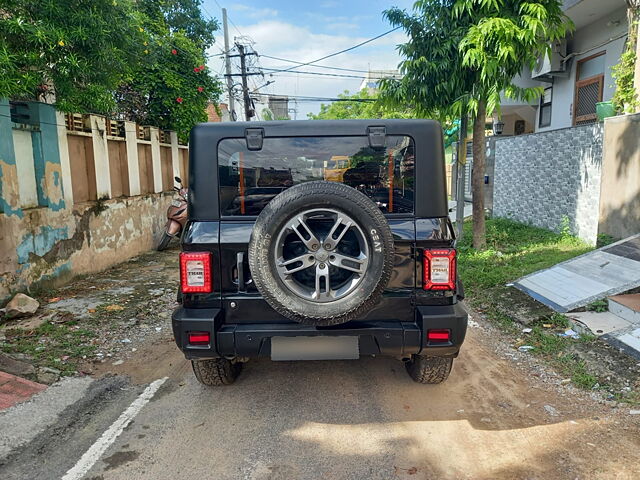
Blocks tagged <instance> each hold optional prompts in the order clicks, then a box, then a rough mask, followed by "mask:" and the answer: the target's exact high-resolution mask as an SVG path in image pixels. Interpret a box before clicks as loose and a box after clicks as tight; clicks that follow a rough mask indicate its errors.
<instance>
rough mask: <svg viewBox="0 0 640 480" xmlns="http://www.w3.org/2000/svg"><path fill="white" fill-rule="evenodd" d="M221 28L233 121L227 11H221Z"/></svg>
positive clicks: (230, 114)
mask: <svg viewBox="0 0 640 480" xmlns="http://www.w3.org/2000/svg"><path fill="white" fill-rule="evenodd" d="M222 27H223V30H224V63H225V67H226V70H227V90H228V92H229V116H230V117H231V118H230V120H231V121H232V122H233V121H235V106H234V100H233V79H232V78H231V58H230V57H229V27H228V26H227V9H226V8H223V9H222Z"/></svg>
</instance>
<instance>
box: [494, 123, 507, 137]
mask: <svg viewBox="0 0 640 480" xmlns="http://www.w3.org/2000/svg"><path fill="white" fill-rule="evenodd" d="M503 131H504V122H503V121H502V120H498V121H496V122H493V134H494V135H502V132H503Z"/></svg>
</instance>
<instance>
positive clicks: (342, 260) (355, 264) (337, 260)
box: [329, 253, 367, 275]
mask: <svg viewBox="0 0 640 480" xmlns="http://www.w3.org/2000/svg"><path fill="white" fill-rule="evenodd" d="M329 263H330V264H331V265H333V266H334V267H336V268H342V269H344V270H348V271H350V272H354V273H357V274H359V275H362V274H363V273H364V271H365V270H366V268H367V257H366V256H364V255H360V256H359V257H350V256H348V255H342V254H340V253H332V254H331V256H330V257H329Z"/></svg>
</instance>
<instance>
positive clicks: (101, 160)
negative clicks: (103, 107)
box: [91, 115, 111, 200]
mask: <svg viewBox="0 0 640 480" xmlns="http://www.w3.org/2000/svg"><path fill="white" fill-rule="evenodd" d="M106 128H107V124H106V121H105V118H104V117H99V116H96V115H91V136H92V139H93V161H94V165H95V167H96V195H97V197H98V200H102V199H106V198H111V173H110V169H109V146H108V144H107V132H106Z"/></svg>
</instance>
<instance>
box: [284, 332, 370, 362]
mask: <svg viewBox="0 0 640 480" xmlns="http://www.w3.org/2000/svg"><path fill="white" fill-rule="evenodd" d="M358 340H359V338H358V337H357V336H343V337H272V338H271V360H275V361H285V360H355V359H358V358H360V345H359V343H358Z"/></svg>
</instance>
